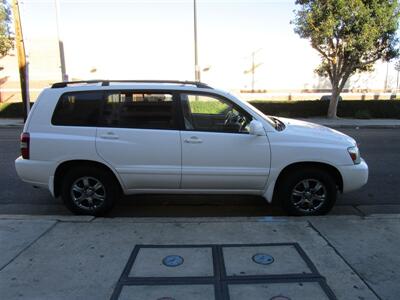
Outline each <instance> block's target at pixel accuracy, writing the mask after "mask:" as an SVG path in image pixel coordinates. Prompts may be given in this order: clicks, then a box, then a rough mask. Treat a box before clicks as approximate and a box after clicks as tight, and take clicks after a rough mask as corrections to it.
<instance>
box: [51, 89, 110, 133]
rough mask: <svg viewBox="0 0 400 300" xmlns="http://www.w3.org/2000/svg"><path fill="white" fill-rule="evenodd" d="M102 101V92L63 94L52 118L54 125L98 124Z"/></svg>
mask: <svg viewBox="0 0 400 300" xmlns="http://www.w3.org/2000/svg"><path fill="white" fill-rule="evenodd" d="M101 101H102V93H101V92H95V91H93V92H76V93H66V94H63V95H62V96H61V98H60V100H59V101H58V103H57V106H56V109H55V111H54V114H53V118H52V120H51V122H52V124H53V125H65V126H96V124H97V120H98V117H99V112H100V104H101Z"/></svg>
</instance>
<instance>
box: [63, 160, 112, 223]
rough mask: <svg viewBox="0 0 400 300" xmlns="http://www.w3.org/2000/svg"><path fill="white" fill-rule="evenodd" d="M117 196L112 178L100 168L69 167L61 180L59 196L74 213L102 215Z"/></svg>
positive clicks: (109, 208) (110, 206)
mask: <svg viewBox="0 0 400 300" xmlns="http://www.w3.org/2000/svg"><path fill="white" fill-rule="evenodd" d="M118 196H119V190H118V186H117V185H116V183H115V181H114V179H113V178H112V177H111V176H110V174H109V173H108V172H106V171H104V170H102V169H100V168H95V167H86V168H85V167H80V168H74V169H71V170H69V171H68V172H67V173H66V174H65V177H64V179H63V182H62V188H61V198H62V200H63V201H64V203H65V205H66V206H67V207H68V209H69V210H71V211H72V212H73V213H75V214H79V215H92V216H102V215H104V214H105V213H107V212H108V211H110V210H111V208H112V207H113V205H114V203H115V201H116V200H117V199H118Z"/></svg>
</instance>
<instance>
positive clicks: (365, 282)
mask: <svg viewBox="0 0 400 300" xmlns="http://www.w3.org/2000/svg"><path fill="white" fill-rule="evenodd" d="M307 223H308V224H309V226H310V228H311V229H313V230H314V231H315V232H316V233H317V234H318V235H319V236H320V237H321V238H322V239H323V240H324V241H325V242H326V243H327V244H328V246H329V247H331V248H332V249H333V251H334V252H335V253H336V255H337V256H339V257H340V258H341V259H342V260H343V261H344V263H345V264H346V265H347V266H348V267H349V268H350V269H351V270H352V271H353V272H354V274H356V275H357V277H358V278H359V279H360V280H361V281H362V282H363V283H364V284H365V285H366V286H367V287H368V289H369V290H370V291H371V292H372V293H373V294H374V295H375V296H376V298H378V299H379V300H383V299H382V298H381V297H380V296H379V295H378V293H377V292H376V291H375V290H374V289H373V288H372V287H371V285H370V284H369V283H368V282H367V281H366V280H365V279H364V278H363V277H362V276H361V274H360V273H359V272H358V271H357V270H356V269H355V268H354V267H353V266H352V265H351V264H350V263H349V262H348V261H347V260H346V258H345V257H344V256H343V255H342V254H341V253H340V252H339V251H338V250H337V249H336V248H335V246H333V245H332V243H331V242H330V241H329V240H328V239H327V238H326V237H325V236H324V235H323V234H322V233H321V232H320V231H319V230H318V229H317V228H316V227H315V226H314V225H313V224H312V223H311V221H307Z"/></svg>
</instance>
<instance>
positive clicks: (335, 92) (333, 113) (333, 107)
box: [328, 86, 340, 119]
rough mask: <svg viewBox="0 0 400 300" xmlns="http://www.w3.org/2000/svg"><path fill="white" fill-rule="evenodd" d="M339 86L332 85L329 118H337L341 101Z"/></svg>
mask: <svg viewBox="0 0 400 300" xmlns="http://www.w3.org/2000/svg"><path fill="white" fill-rule="evenodd" d="M339 95H340V93H339V88H338V87H337V86H333V87H332V96H331V100H330V101H329V108H328V118H330V119H336V118H337V105H338V101H339Z"/></svg>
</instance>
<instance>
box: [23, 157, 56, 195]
mask: <svg viewBox="0 0 400 300" xmlns="http://www.w3.org/2000/svg"><path fill="white" fill-rule="evenodd" d="M15 169H16V171H17V174H18V176H19V178H21V180H22V181H24V182H27V183H30V184H32V185H34V186H39V187H43V188H46V189H49V190H50V191H51V190H52V188H51V187H52V184H51V185H50V179H51V178H52V176H51V174H50V173H51V170H52V169H53V163H51V162H46V161H37V160H30V159H23V158H22V157H21V156H20V157H18V158H17V159H16V160H15Z"/></svg>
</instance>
